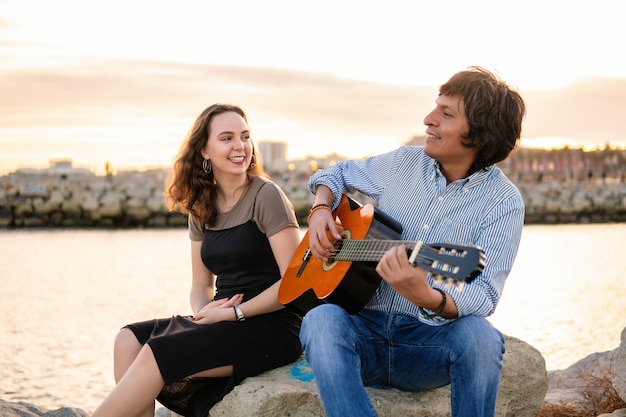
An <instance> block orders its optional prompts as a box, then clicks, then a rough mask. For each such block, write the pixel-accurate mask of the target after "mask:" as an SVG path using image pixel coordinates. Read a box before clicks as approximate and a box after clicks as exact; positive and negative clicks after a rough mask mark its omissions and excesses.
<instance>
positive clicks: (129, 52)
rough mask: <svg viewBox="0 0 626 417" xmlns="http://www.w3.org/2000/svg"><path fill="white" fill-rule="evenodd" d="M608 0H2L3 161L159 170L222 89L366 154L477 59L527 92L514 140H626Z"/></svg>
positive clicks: (309, 147) (307, 149) (300, 140)
mask: <svg viewBox="0 0 626 417" xmlns="http://www.w3.org/2000/svg"><path fill="white" fill-rule="evenodd" d="M620 3H621V2H620V1H619V0H614V1H606V0H596V1H594V2H572V1H560V0H554V1H550V0H542V1H536V0H526V1H524V2H519V1H506V0H494V1H488V0H474V1H469V0H463V1H461V0H448V1H445V2H437V1H422V0H411V1H409V0H386V1H385V2H381V1H377V2H374V1H368V0H358V1H357V0H355V1H352V0H349V1H348V0H346V1H342V0H332V1H330V0H315V1H307V0H300V1H297V0H233V1H224V0H220V1H214V0H181V1H177V2H174V1H160V0H151V1H146V0H123V1H122V0H107V1H102V0H55V1H46V0H40V1H39V0H0V175H3V174H6V173H9V172H12V171H14V170H15V169H17V168H23V167H34V168H42V167H47V166H48V164H49V161H50V160H53V159H71V160H73V163H74V166H76V167H85V168H89V169H92V170H94V171H96V172H100V173H101V172H102V171H103V169H104V164H105V163H106V162H109V163H110V165H111V166H112V168H113V169H148V168H158V167H167V166H170V165H171V163H172V160H173V158H174V157H175V155H176V153H177V151H178V149H179V146H180V144H181V142H182V140H183V139H184V136H185V134H186V133H187V131H188V129H189V127H190V126H191V124H192V123H193V120H194V119H195V118H196V116H197V115H198V114H200V112H201V111H202V110H203V109H204V108H206V107H207V106H209V105H211V104H213V103H216V102H228V103H232V104H237V105H240V106H242V107H243V108H244V110H245V111H246V113H247V114H248V121H249V124H250V127H251V131H252V137H253V139H254V140H255V141H257V142H259V141H263V140H271V141H282V142H286V143H287V144H288V152H287V157H288V158H289V159H298V158H304V157H307V156H324V155H328V154H330V153H339V154H341V155H345V156H346V157H349V158H360V157H363V156H369V155H373V154H376V153H380V152H386V151H388V150H392V149H394V148H396V147H397V146H399V145H402V144H403V143H406V142H407V141H408V140H410V139H411V138H412V137H413V136H419V135H423V134H424V130H425V126H424V125H423V119H424V116H425V115H426V114H428V112H429V111H430V110H431V109H432V108H433V107H434V102H435V99H436V96H437V93H438V88H439V86H440V85H441V84H443V83H444V82H445V81H447V80H448V79H449V78H450V77H451V76H452V75H453V74H454V73H456V72H458V71H461V70H463V69H465V68H467V67H469V66H473V65H477V66H482V67H484V68H487V69H489V70H491V71H493V72H495V73H496V74H498V75H499V76H500V77H501V78H502V79H504V80H505V81H506V82H507V83H509V84H510V85H511V86H513V87H514V88H516V89H517V90H519V91H520V93H521V94H522V96H523V97H524V99H525V101H526V104H527V108H528V113H527V116H526V119H525V121H524V125H523V132H522V144H524V145H527V146H542V147H546V146H563V145H564V144H568V145H569V146H574V147H581V146H585V147H591V148H593V147H602V146H605V144H607V143H610V144H612V145H614V146H626V125H624V123H623V122H624V119H625V116H626V54H624V50H625V48H626V25H624V23H623V13H622V10H621V5H620Z"/></svg>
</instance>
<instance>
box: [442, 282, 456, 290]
mask: <svg viewBox="0 0 626 417" xmlns="http://www.w3.org/2000/svg"><path fill="white" fill-rule="evenodd" d="M452 285H454V283H453V282H452V281H446V285H444V287H445V288H446V289H448V290H449V289H450V288H452Z"/></svg>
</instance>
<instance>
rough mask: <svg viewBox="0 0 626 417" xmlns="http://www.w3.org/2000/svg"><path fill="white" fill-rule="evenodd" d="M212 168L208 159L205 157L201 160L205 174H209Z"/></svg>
mask: <svg viewBox="0 0 626 417" xmlns="http://www.w3.org/2000/svg"><path fill="white" fill-rule="evenodd" d="M212 169H213V165H211V160H210V159H205V160H204V161H202V170H203V171H204V173H205V174H210V173H211V170H212Z"/></svg>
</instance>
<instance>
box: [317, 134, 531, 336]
mask: <svg viewBox="0 0 626 417" xmlns="http://www.w3.org/2000/svg"><path fill="white" fill-rule="evenodd" d="M320 184H323V185H326V186H327V187H329V188H330V189H331V191H332V192H333V195H334V198H335V200H334V203H333V208H336V207H337V205H338V204H339V201H340V200H341V195H342V194H350V193H354V192H356V191H359V192H361V193H362V194H365V195H366V196H368V197H370V198H372V199H374V200H375V201H377V203H378V205H379V209H380V210H381V211H383V212H384V213H386V214H388V215H389V216H391V217H392V218H394V219H395V220H396V221H398V222H399V223H400V224H401V225H402V228H403V229H402V240H409V241H418V240H419V241H423V242H425V243H426V244H429V243H435V242H459V243H462V244H473V245H476V246H479V247H481V248H482V249H483V251H484V252H485V255H486V259H487V260H486V265H485V268H484V270H483V272H482V273H481V274H480V275H479V276H478V277H477V278H476V279H475V280H474V281H472V282H471V283H469V284H466V285H465V286H464V287H463V288H462V291H459V289H458V288H456V287H455V286H452V287H450V288H445V284H444V283H442V284H440V285H435V282H434V280H433V279H432V277H431V276H430V274H429V277H428V280H429V284H430V285H431V286H432V287H438V288H440V289H442V290H444V291H446V293H448V294H450V295H451V296H452V297H453V298H454V301H455V303H456V306H457V308H458V311H459V317H462V316H466V315H477V316H483V317H486V316H489V315H491V314H492V313H493V312H494V310H495V308H496V305H497V304H498V301H499V300H500V297H501V295H502V290H503V288H504V282H505V281H506V278H507V276H508V275H509V272H510V270H511V267H512V266H513V261H514V260H515V256H516V255H517V249H518V246H519V242H520V238H521V234H522V227H523V224H524V202H523V199H522V196H521V194H520V192H519V190H518V189H517V188H516V187H515V185H513V183H511V181H510V180H509V179H508V178H507V177H506V176H505V175H504V173H502V171H501V170H500V169H499V168H498V167H497V166H495V165H494V166H491V167H489V168H488V169H487V170H482V171H479V172H475V173H473V174H472V175H470V176H468V177H467V178H464V179H460V180H458V181H455V182H452V183H450V184H446V178H445V177H444V175H443V174H442V173H441V171H440V169H439V164H438V163H437V162H436V161H435V160H434V159H432V158H430V157H429V156H427V155H426V154H425V153H424V148H423V147H418V146H403V147H401V148H399V149H397V150H395V151H392V152H388V153H385V154H382V155H378V156H374V157H371V158H368V159H365V160H361V161H345V162H344V161H342V162H339V163H337V164H336V165H334V166H332V167H330V168H328V169H325V170H318V171H317V172H316V173H315V174H313V175H312V176H311V178H310V179H309V183H308V186H309V189H310V190H311V192H313V193H315V189H316V188H317V185H320ZM367 308H371V309H375V310H382V311H389V312H396V313H403V314H407V315H410V316H414V317H417V318H418V319H419V320H421V321H423V322H425V323H428V324H432V325H439V324H444V323H446V322H448V321H450V320H451V319H446V318H443V317H434V318H432V319H429V318H427V317H425V316H423V315H422V314H421V313H420V311H419V308H418V307H416V306H415V305H414V304H412V303H411V302H409V301H408V300H407V299H406V298H404V297H402V296H401V295H399V294H398V293H397V292H396V291H395V290H393V289H392V288H391V287H390V286H389V285H388V284H387V283H385V282H384V281H383V282H382V284H381V285H380V287H379V288H378V290H377V291H376V294H375V295H374V296H373V297H372V299H371V300H370V302H369V303H368V305H367ZM426 311H427V312H428V310H426Z"/></svg>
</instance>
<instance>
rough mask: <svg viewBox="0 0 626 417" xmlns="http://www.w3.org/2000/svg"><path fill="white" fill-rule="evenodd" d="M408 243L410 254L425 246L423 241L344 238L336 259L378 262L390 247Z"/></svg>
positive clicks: (335, 255) (334, 257)
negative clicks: (416, 248)
mask: <svg viewBox="0 0 626 417" xmlns="http://www.w3.org/2000/svg"><path fill="white" fill-rule="evenodd" d="M400 245H406V247H407V249H408V252H409V254H411V252H412V251H413V248H414V247H416V246H417V245H419V247H425V246H426V245H424V244H422V243H421V242H411V241H402V240H373V239H365V240H358V239H344V240H342V241H340V242H339V248H338V251H337V252H335V254H334V256H333V260H335V261H356V262H378V261H380V259H381V258H382V257H383V255H384V254H385V252H387V251H388V250H389V249H391V248H393V247H395V246H400Z"/></svg>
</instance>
